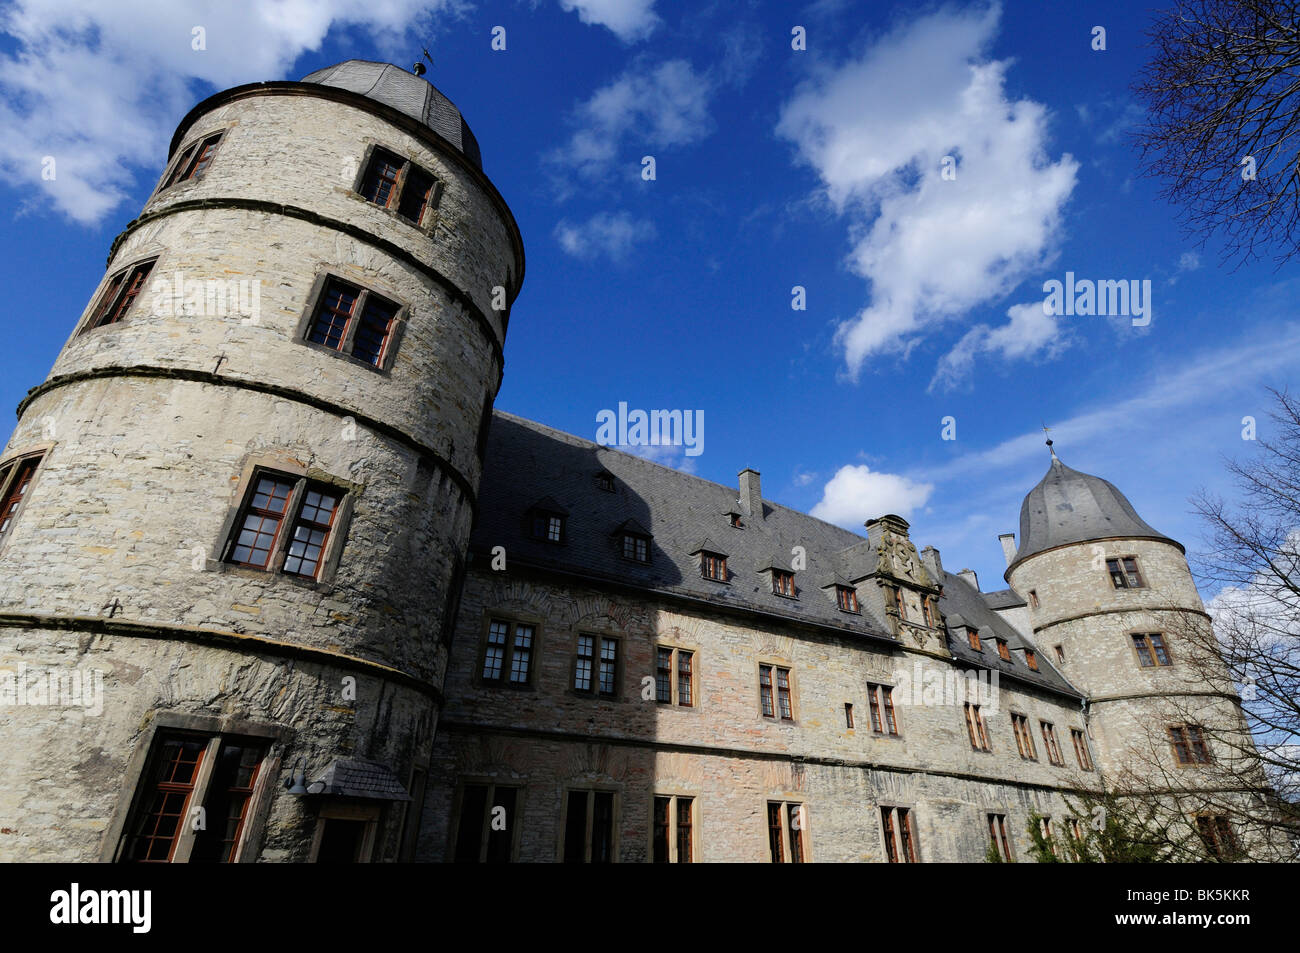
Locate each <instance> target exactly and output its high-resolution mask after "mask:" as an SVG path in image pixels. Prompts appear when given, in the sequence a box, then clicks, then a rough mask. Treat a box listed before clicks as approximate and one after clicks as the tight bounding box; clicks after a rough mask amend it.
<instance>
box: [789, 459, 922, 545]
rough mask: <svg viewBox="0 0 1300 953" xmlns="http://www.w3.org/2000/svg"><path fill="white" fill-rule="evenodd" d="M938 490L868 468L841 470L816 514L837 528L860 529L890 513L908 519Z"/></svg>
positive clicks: (824, 495)
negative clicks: (907, 517) (865, 523)
mask: <svg viewBox="0 0 1300 953" xmlns="http://www.w3.org/2000/svg"><path fill="white" fill-rule="evenodd" d="M933 491H934V484H932V483H916V482H914V481H912V480H909V479H908V478H907V477H904V476H899V475H897V474H894V473H877V472H874V471H872V469H871V468H870V467H868V466H866V465H859V466H854V465H849V466H843V467H840V468H839V470H837V471H836V473H835V476H833V477H831V479H830V481H829V482H828V483H827V484H826V486H825V487H824V488H823V489H822V498H821V501H820V502H819V503H818V504H817V505H816V506H814V507H813V508H812V515H813V516H815V517H817V518H818V519H822V520H826V522H828V523H834V524H836V525H837V526H844V527H847V528H851V529H857V528H858V527H860V526H862V524H863V523H864V522H866V521H867V520H868V519H871V518H873V517H876V516H884V515H885V514H886V513H895V514H897V515H898V516H903V517H906V516H908V515H909V514H910V513H911V512H912V511H913V510H914V509H916V508H917V507H918V506H923V505H924V504H925V501H926V500H928V499H929V498H930V494H931V493H932V492H933Z"/></svg>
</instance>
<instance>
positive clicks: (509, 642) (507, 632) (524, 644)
mask: <svg viewBox="0 0 1300 953" xmlns="http://www.w3.org/2000/svg"><path fill="white" fill-rule="evenodd" d="M536 635H537V629H536V628H535V627H534V626H533V625H531V624H529V623H525V622H511V621H507V620H505V619H490V620H489V621H488V628H487V637H486V639H485V640H484V643H483V664H482V665H481V666H480V667H479V671H480V672H481V673H482V675H481V678H482V681H483V682H484V683H486V684H489V685H509V686H510V687H511V688H526V687H527V686H528V685H529V684H530V681H531V679H532V674H533V650H534V648H535V645H534V642H535V639H536Z"/></svg>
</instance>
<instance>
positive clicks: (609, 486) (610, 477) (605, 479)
mask: <svg viewBox="0 0 1300 953" xmlns="http://www.w3.org/2000/svg"><path fill="white" fill-rule="evenodd" d="M596 489H598V490H604V491H605V492H606V493H613V492H614V474H612V473H610V472H609V471H608V470H601V471H600V472H599V473H597V474H596Z"/></svg>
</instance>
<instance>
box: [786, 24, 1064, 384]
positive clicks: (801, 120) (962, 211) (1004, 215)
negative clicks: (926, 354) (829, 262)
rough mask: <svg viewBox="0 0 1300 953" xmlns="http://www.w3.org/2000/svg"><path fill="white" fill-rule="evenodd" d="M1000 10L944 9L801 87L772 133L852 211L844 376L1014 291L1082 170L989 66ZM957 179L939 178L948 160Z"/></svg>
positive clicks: (1032, 106) (1043, 116) (1045, 256)
mask: <svg viewBox="0 0 1300 953" xmlns="http://www.w3.org/2000/svg"><path fill="white" fill-rule="evenodd" d="M998 13H999V9H998V7H997V6H993V7H990V8H988V9H986V10H982V11H981V10H975V11H953V10H944V11H940V12H938V13H934V14H931V15H929V16H925V17H921V18H919V19H917V20H915V21H913V22H912V23H911V24H910V25H908V26H906V27H904V28H901V29H899V30H897V31H895V32H893V33H891V34H889V35H887V36H886V37H884V38H883V39H882V40H880V41H879V42H878V43H877V44H876V45H875V46H873V47H872V48H871V49H869V50H867V51H866V53H865V54H864V55H863V56H862V57H861V58H859V59H857V60H853V61H850V62H848V63H846V64H844V65H842V66H840V67H838V68H836V69H833V70H829V71H825V72H823V73H821V74H820V75H818V76H817V77H815V78H814V79H813V80H812V81H810V82H809V83H806V84H805V85H804V86H803V87H802V88H801V89H800V90H799V91H798V92H797V93H796V94H795V96H794V97H793V98H792V99H791V100H790V101H789V102H788V103H786V105H785V107H784V108H783V110H782V113H781V118H780V121H779V123H778V125H777V132H778V133H779V134H780V135H782V136H784V137H786V138H788V139H790V140H791V141H793V142H794V143H795V145H796V146H797V148H798V153H799V157H800V159H801V160H802V161H803V162H806V163H807V164H809V165H810V166H812V168H813V169H814V170H815V171H816V172H817V174H818V175H819V176H820V178H821V181H822V184H823V186H824V188H825V191H826V194H827V196H828V197H829V198H830V200H831V201H832V202H833V203H834V205H835V207H836V208H837V209H838V210H839V211H840V212H841V213H842V214H845V215H847V216H848V218H849V221H850V234H851V235H852V237H853V241H854V247H853V250H852V252H851V254H850V257H849V261H850V265H851V267H852V268H853V270H854V271H855V272H856V273H857V274H860V275H861V276H863V277H864V278H867V279H869V280H870V282H871V298H870V301H869V302H868V304H867V305H866V306H865V307H863V308H862V310H861V311H860V312H859V313H858V314H857V316H856V317H854V318H853V319H851V320H849V321H846V322H844V323H843V324H842V325H841V326H840V328H839V330H838V334H837V336H836V341H837V344H838V345H839V346H840V347H842V348H843V351H844V358H845V362H846V364H847V367H848V370H849V372H850V374H852V375H854V376H856V374H857V373H858V371H859V370H860V369H861V367H862V365H863V363H864V362H865V361H866V359H867V358H868V357H869V356H871V355H873V354H877V353H882V352H902V353H904V354H905V353H907V352H908V351H909V350H910V349H911V347H912V346H914V345H915V344H916V343H917V342H918V341H919V340H920V339H921V338H922V337H923V336H925V335H926V334H928V333H931V332H932V331H934V330H935V329H937V328H938V327H939V326H941V325H943V324H944V323H945V322H948V321H951V320H953V319H956V318H959V317H960V316H961V315H962V314H964V313H965V312H967V311H969V310H971V309H972V308H975V307H976V306H979V305H981V304H986V303H988V302H990V301H993V300H996V299H997V298H998V297H1001V296H1003V295H1005V294H1007V293H1009V292H1010V291H1011V290H1012V289H1013V288H1014V287H1015V286H1016V285H1017V284H1018V283H1019V282H1020V281H1022V280H1023V279H1024V278H1025V277H1026V276H1027V275H1029V274H1030V273H1031V272H1033V271H1034V270H1036V269H1038V268H1040V267H1042V266H1043V265H1044V264H1045V263H1046V262H1047V261H1048V260H1049V259H1050V257H1051V254H1052V252H1053V250H1054V245H1055V242H1056V240H1057V237H1058V232H1059V226H1060V215H1061V210H1062V207H1063V205H1064V203H1065V202H1066V200H1067V199H1068V197H1069V195H1070V193H1071V191H1072V190H1073V188H1074V184H1075V177H1076V173H1077V170H1078V164H1077V163H1076V162H1075V161H1074V160H1073V159H1072V158H1071V157H1069V156H1063V157H1062V158H1060V159H1058V160H1056V161H1051V160H1050V159H1049V157H1048V156H1047V154H1046V149H1045V146H1046V141H1047V113H1046V110H1045V109H1044V107H1043V106H1042V105H1041V104H1039V103H1035V102H1032V101H1030V100H1027V99H1022V100H1016V101H1013V100H1010V99H1008V98H1007V96H1006V93H1005V90H1004V76H1005V73H1006V71H1007V69H1008V68H1009V67H1010V65H1011V64H1010V62H1009V61H1007V60H1001V61H990V60H987V59H985V58H984V51H985V49H986V48H987V46H988V45H989V43H990V42H991V40H992V39H993V35H994V32H995V28H996V25H997V18H998ZM946 156H952V157H953V158H954V159H955V160H956V178H955V179H952V180H947V179H944V178H943V177H942V174H941V169H942V164H943V161H944V158H945V157H946Z"/></svg>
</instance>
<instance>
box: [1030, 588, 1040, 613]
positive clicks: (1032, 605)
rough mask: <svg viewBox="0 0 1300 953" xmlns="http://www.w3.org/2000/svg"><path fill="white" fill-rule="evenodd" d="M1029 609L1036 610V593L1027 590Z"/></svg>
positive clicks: (1033, 590)
mask: <svg viewBox="0 0 1300 953" xmlns="http://www.w3.org/2000/svg"><path fill="white" fill-rule="evenodd" d="M1029 608H1031V609H1037V608H1038V591H1037V590H1035V589H1030V590H1029Z"/></svg>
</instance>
